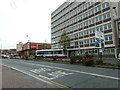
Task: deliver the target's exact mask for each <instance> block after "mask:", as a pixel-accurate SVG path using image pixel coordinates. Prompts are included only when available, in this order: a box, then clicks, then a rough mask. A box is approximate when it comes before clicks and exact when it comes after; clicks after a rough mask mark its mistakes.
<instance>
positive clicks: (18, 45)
mask: <svg viewBox="0 0 120 90" xmlns="http://www.w3.org/2000/svg"><path fill="white" fill-rule="evenodd" d="M22 46H23V43H22V42H19V44H17V45H16V50H17V51H18V52H19V51H21V50H22Z"/></svg>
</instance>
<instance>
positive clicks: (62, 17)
mask: <svg viewBox="0 0 120 90" xmlns="http://www.w3.org/2000/svg"><path fill="white" fill-rule="evenodd" d="M67 1H68V2H65V3H63V4H62V5H61V6H60V7H59V8H57V9H56V10H55V11H54V12H53V13H52V14H51V42H52V44H51V48H54V49H55V48H56V49H57V48H62V47H61V46H60V45H59V43H58V42H59V40H60V36H61V34H62V33H63V32H64V31H65V32H66V34H67V35H68V37H69V38H70V47H68V49H67V50H68V53H69V55H71V54H73V53H74V54H75V55H81V54H85V52H88V53H89V54H95V55H97V54H98V52H99V50H98V48H96V44H95V43H96V41H95V40H96V39H95V32H96V31H100V32H103V34H104V48H103V49H102V50H103V51H102V53H103V54H104V57H108V58H115V57H117V56H118V53H120V20H117V21H116V20H115V19H116V16H118V17H119V18H120V10H119V8H120V0H118V1H117V2H110V1H109V0H67ZM118 26H119V34H118V28H117V27H118Z"/></svg>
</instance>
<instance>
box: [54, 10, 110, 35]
mask: <svg viewBox="0 0 120 90" xmlns="http://www.w3.org/2000/svg"><path fill="white" fill-rule="evenodd" d="M109 18H111V14H110V12H107V13H105V14H103V15H99V16H97V17H94V18H91V19H89V20H86V21H84V22H81V23H80V22H79V24H78V23H77V24H75V25H74V26H73V25H72V26H73V27H75V28H76V29H79V28H84V27H86V26H89V25H92V24H96V23H97V22H100V21H103V20H105V19H109ZM79 20H80V18H75V19H72V20H69V21H67V22H65V23H63V24H61V25H59V26H57V27H55V28H53V29H52V33H53V32H55V31H58V30H62V29H64V28H66V27H67V26H71V24H73V23H76V22H78V21H79ZM72 26H71V27H72Z"/></svg>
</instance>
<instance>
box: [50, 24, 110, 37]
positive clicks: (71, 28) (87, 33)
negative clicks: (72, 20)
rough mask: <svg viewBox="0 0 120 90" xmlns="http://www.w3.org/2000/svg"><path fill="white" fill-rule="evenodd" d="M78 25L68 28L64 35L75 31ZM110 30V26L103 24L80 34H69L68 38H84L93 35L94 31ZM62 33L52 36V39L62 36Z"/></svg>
mask: <svg viewBox="0 0 120 90" xmlns="http://www.w3.org/2000/svg"><path fill="white" fill-rule="evenodd" d="M79 25H80V24H77V25H75V26H74V27H69V28H68V29H65V30H64V31H66V33H71V32H74V31H75V30H76V29H77V27H76V26H79ZM111 29H112V24H111V23H107V24H104V25H99V26H97V27H92V28H88V29H84V30H81V31H80V32H77V33H75V34H69V35H68V36H69V37H70V38H78V37H84V36H85V35H90V34H94V33H95V30H97V31H106V30H111ZM62 33H63V31H59V32H57V33H55V34H53V35H52V38H57V37H60V36H61V35H62Z"/></svg>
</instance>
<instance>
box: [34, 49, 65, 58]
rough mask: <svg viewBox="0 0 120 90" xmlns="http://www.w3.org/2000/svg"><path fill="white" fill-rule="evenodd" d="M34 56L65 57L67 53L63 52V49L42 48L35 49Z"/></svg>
mask: <svg viewBox="0 0 120 90" xmlns="http://www.w3.org/2000/svg"><path fill="white" fill-rule="evenodd" d="M36 57H43V58H53V57H57V58H66V57H67V55H65V54H64V52H63V49H44V50H36Z"/></svg>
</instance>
